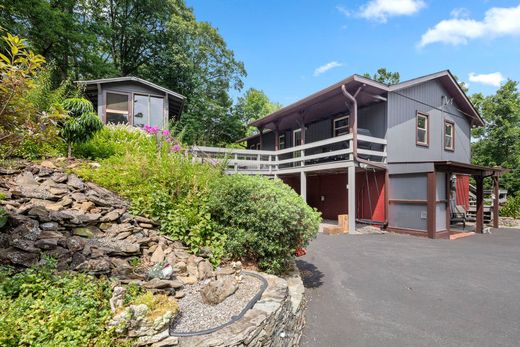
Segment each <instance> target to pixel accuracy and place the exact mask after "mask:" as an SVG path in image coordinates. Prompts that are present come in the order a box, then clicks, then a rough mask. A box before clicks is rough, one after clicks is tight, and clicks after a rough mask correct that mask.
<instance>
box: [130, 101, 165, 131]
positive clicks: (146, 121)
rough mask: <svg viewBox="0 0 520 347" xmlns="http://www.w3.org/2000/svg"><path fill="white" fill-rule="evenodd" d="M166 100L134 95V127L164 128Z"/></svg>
mask: <svg viewBox="0 0 520 347" xmlns="http://www.w3.org/2000/svg"><path fill="white" fill-rule="evenodd" d="M163 100H164V99H163V98H162V97H157V96H151V95H142V94H134V124H133V125H134V126H137V127H141V128H142V127H143V126H145V125H150V126H157V127H159V128H162V127H163V119H164V113H163V111H164V101H163Z"/></svg>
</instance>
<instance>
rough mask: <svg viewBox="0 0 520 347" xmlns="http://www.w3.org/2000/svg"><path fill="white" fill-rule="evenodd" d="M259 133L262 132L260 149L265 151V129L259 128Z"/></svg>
mask: <svg viewBox="0 0 520 347" xmlns="http://www.w3.org/2000/svg"><path fill="white" fill-rule="evenodd" d="M258 131H259V132H260V149H264V128H263V127H258Z"/></svg>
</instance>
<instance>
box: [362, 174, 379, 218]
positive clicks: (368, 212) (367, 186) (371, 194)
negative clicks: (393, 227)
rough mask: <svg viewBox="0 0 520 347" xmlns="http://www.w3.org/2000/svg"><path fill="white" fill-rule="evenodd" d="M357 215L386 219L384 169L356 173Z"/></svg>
mask: <svg viewBox="0 0 520 347" xmlns="http://www.w3.org/2000/svg"><path fill="white" fill-rule="evenodd" d="M356 209H357V211H356V217H357V218H360V219H370V220H374V221H379V222H384V221H385V173H384V172H382V171H377V172H371V171H367V172H366V173H365V172H358V173H357V174H356Z"/></svg>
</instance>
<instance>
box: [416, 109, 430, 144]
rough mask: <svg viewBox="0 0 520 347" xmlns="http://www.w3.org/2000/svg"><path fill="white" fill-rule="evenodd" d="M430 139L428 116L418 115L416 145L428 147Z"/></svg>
mask: <svg viewBox="0 0 520 347" xmlns="http://www.w3.org/2000/svg"><path fill="white" fill-rule="evenodd" d="M429 137H430V136H429V126H428V115H427V114H424V113H417V124H416V131H415V143H416V144H417V145H419V146H426V147H428V142H429Z"/></svg>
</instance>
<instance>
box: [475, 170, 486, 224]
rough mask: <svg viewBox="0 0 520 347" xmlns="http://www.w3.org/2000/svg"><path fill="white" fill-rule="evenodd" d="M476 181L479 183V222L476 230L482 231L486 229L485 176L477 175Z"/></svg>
mask: <svg viewBox="0 0 520 347" xmlns="http://www.w3.org/2000/svg"><path fill="white" fill-rule="evenodd" d="M475 181H476V183H477V224H476V227H475V231H476V232H477V233H482V232H483V231H484V178H483V177H482V176H477V177H475Z"/></svg>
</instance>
